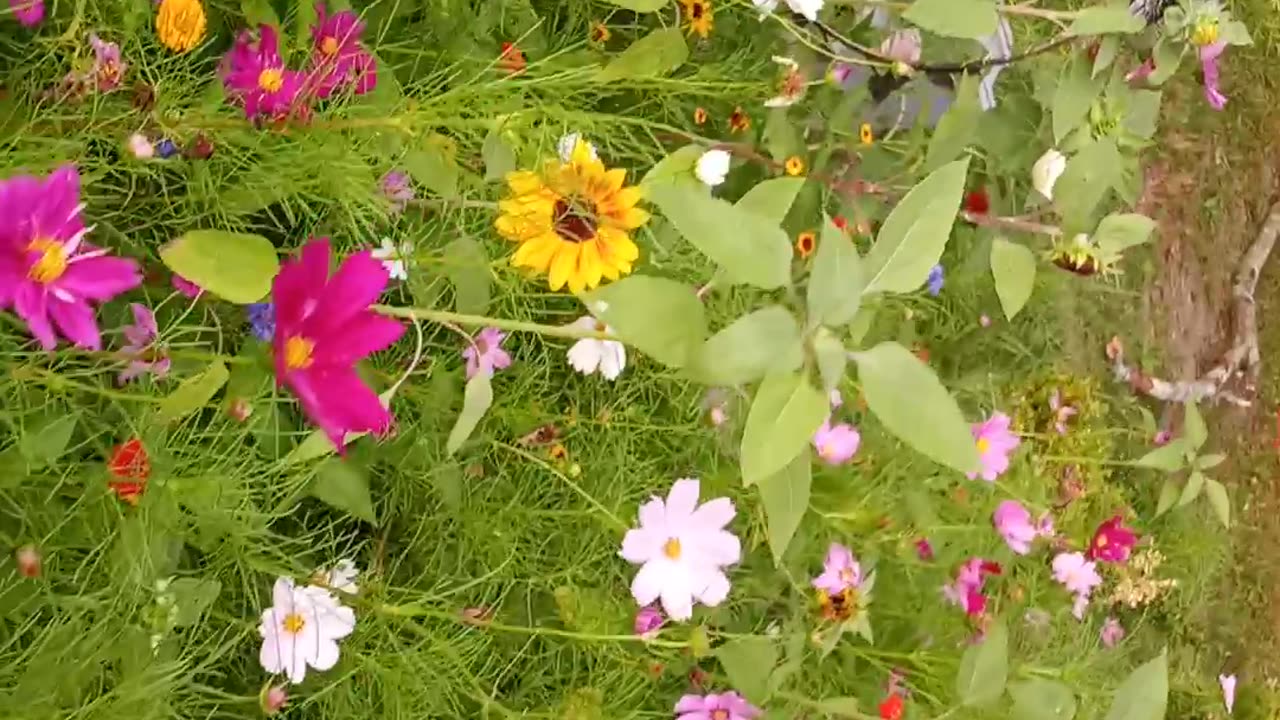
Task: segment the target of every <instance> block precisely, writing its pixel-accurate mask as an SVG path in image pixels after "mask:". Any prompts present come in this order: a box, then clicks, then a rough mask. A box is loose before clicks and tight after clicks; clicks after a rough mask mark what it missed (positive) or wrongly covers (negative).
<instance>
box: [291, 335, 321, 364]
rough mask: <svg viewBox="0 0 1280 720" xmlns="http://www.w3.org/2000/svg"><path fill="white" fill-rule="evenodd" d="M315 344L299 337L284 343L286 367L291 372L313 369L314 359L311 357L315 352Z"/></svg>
mask: <svg viewBox="0 0 1280 720" xmlns="http://www.w3.org/2000/svg"><path fill="white" fill-rule="evenodd" d="M315 349H316V344H315V342H313V341H311V340H308V339H306V338H304V337H299V336H297V335H295V336H293V337H291V338H289V339H288V340H286V341H285V343H284V366H285V367H286V368H288V369H290V370H303V369H306V368H309V367H311V363H312V362H313V360H314V358H312V357H311V355H312V353H313V352H315Z"/></svg>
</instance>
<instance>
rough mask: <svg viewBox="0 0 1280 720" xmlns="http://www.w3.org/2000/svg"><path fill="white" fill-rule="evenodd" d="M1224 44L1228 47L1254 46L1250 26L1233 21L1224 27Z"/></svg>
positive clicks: (1224, 24)
mask: <svg viewBox="0 0 1280 720" xmlns="http://www.w3.org/2000/svg"><path fill="white" fill-rule="evenodd" d="M1222 42H1225V43H1227V44H1228V45H1252V44H1253V38H1252V37H1251V36H1250V35H1249V26H1248V25H1245V24H1244V23H1242V22H1240V21H1239V20H1232V21H1230V22H1227V23H1223V25H1222Z"/></svg>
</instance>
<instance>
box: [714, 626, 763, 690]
mask: <svg viewBox="0 0 1280 720" xmlns="http://www.w3.org/2000/svg"><path fill="white" fill-rule="evenodd" d="M716 658H717V659H718V660H719V661H720V666H721V667H723V668H724V673H725V675H727V676H728V678H729V684H730V685H732V686H733V689H734V690H737V691H738V692H740V693H742V695H743V696H745V697H746V698H747V700H749V701H750V702H752V703H754V704H756V705H763V704H764V702H765V700H768V699H769V674H770V673H772V672H773V668H774V666H775V665H777V664H778V647H777V645H775V644H774V641H773V639H772V638H768V637H761V636H758V635H754V636H747V637H741V638H735V639H733V640H730V641H729V642H727V643H725V644H724V645H721V646H720V647H719V648H717V649H716Z"/></svg>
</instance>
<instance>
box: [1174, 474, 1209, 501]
mask: <svg viewBox="0 0 1280 720" xmlns="http://www.w3.org/2000/svg"><path fill="white" fill-rule="evenodd" d="M1206 479H1207V478H1205V476H1204V473H1202V472H1200V471H1199V470H1192V471H1191V473H1190V474H1188V475H1187V484H1186V485H1183V486H1182V495H1181V497H1179V498H1178V507H1185V506H1187V505H1190V504H1191V501H1192V500H1195V499H1196V498H1198V497H1200V493H1201V492H1202V491H1203V490H1204V481H1205V480H1206Z"/></svg>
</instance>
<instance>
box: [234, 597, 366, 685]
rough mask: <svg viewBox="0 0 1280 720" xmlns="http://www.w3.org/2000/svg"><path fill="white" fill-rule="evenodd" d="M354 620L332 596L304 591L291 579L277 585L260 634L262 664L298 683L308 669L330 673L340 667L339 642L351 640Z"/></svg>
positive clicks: (259, 628) (264, 667)
mask: <svg viewBox="0 0 1280 720" xmlns="http://www.w3.org/2000/svg"><path fill="white" fill-rule="evenodd" d="M355 626H356V614H355V611H353V610H352V609H351V608H349V607H344V606H343V605H342V603H340V602H338V600H337V598H335V597H334V596H333V594H332V593H330V592H329V591H328V590H325V589H323V588H318V587H313V586H310V585H304V586H302V587H297V586H295V585H294V583H293V580H291V579H290V578H286V577H282V578H278V579H277V580H276V584H275V587H274V588H273V589H272V591H271V607H269V608H267V609H266V610H263V611H262V622H261V624H259V625H258V634H259V635H261V636H262V649H261V650H260V651H259V653H258V661H259V662H261V663H262V669H264V670H266V671H267V672H269V673H284V675H285V677H287V678H289V682H292V683H300V682H302V681H303V680H304V679H305V678H306V677H307V668H308V667H312V668H315V669H316V670H328V669H330V668H332V667H333V666H334V665H336V664H337V663H338V642H337V641H338V640H340V639H341V638H344V637H346V636H348V635H350V634H351V631H352V630H353V629H355Z"/></svg>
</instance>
